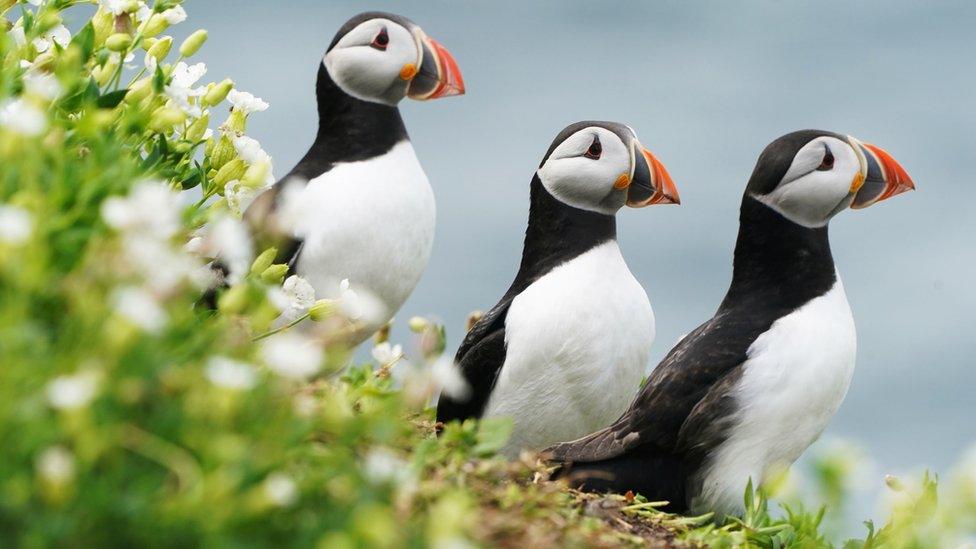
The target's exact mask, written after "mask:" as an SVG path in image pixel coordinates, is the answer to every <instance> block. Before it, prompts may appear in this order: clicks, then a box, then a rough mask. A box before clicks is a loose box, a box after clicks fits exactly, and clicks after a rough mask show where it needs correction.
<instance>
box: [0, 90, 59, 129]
mask: <svg viewBox="0 0 976 549" xmlns="http://www.w3.org/2000/svg"><path fill="white" fill-rule="evenodd" d="M0 128H7V129H9V130H10V131H12V132H14V133H19V134H20V135H23V136H25V137H34V136H38V135H40V134H42V133H44V130H45V129H47V116H46V115H45V114H44V111H42V110H41V109H39V108H37V107H36V106H34V105H32V104H31V103H30V102H28V101H25V100H23V99H15V100H8V101H5V102H4V103H2V104H0Z"/></svg>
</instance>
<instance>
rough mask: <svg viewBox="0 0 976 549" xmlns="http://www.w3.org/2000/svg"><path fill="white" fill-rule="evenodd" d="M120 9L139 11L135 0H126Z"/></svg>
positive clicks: (128, 11)
mask: <svg viewBox="0 0 976 549" xmlns="http://www.w3.org/2000/svg"><path fill="white" fill-rule="evenodd" d="M122 10H123V11H125V13H134V12H137V11H139V2H138V1H137V0H126V2H125V3H124V4H123V5H122Z"/></svg>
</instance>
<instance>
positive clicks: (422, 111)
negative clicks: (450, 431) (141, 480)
mask: <svg viewBox="0 0 976 549" xmlns="http://www.w3.org/2000/svg"><path fill="white" fill-rule="evenodd" d="M186 9H187V11H188V12H189V14H190V19H189V21H188V22H187V23H184V24H183V25H181V26H182V27H183V28H182V29H179V30H178V32H177V38H178V39H181V38H182V36H183V35H186V34H189V33H190V32H192V30H194V29H195V28H197V27H204V28H207V29H208V30H209V31H210V40H209V41H208V43H207V44H206V46H205V47H204V54H205V56H204V57H205V58H206V59H207V61H208V68H209V72H208V76H209V77H210V78H212V79H218V80H219V79H220V78H223V77H225V76H233V77H234V78H235V80H236V82H237V84H238V86H239V87H240V89H243V90H247V91H250V92H253V93H254V94H256V95H258V96H260V97H262V98H264V99H265V100H267V101H268V102H270V103H271V109H269V110H268V111H267V112H265V113H260V114H258V115H254V116H253V117H252V118H251V124H250V126H249V132H248V133H249V134H250V135H252V136H254V137H256V138H257V139H259V140H260V141H261V143H262V144H263V145H264V147H265V148H266V150H267V151H268V152H269V153H271V155H272V156H273V158H274V161H275V171H276V174H277V175H278V176H279V177H280V176H282V175H284V174H285V173H287V171H288V170H289V169H290V168H291V167H292V166H293V165H294V163H295V162H296V161H297V160H298V159H299V158H300V157H301V156H302V155H303V154H304V153H305V150H306V147H307V146H308V145H309V144H310V143H311V141H312V138H313V136H314V133H315V129H316V125H317V117H316V112H315V99H314V82H315V77H316V71H317V70H318V63H319V62H320V60H321V57H322V55H323V53H324V51H325V48H326V47H327V46H328V44H329V42H330V41H331V39H332V36H333V34H334V33H335V31H336V30H337V29H338V28H339V26H340V25H341V24H342V23H343V22H344V21H345V20H346V19H348V18H349V17H350V16H352V15H354V14H356V13H358V12H361V11H365V10H386V11H392V12H396V13H399V14H402V15H405V16H407V17H409V18H411V19H413V20H414V21H416V22H417V23H418V24H420V25H421V26H422V27H423V28H424V30H425V31H426V32H427V33H428V34H429V35H430V36H432V37H434V38H435V39H436V40H438V41H440V42H441V43H442V44H444V45H445V46H446V47H447V48H448V49H450V51H451V52H452V53H453V54H454V55H455V57H456V58H457V60H458V62H459V64H460V66H461V69H462V72H463V73H464V78H465V81H466V84H467V88H468V94H467V95H466V96H465V97H462V98H453V99H447V100H442V101H436V102H431V103H426V104H423V103H416V102H411V101H405V102H404V103H403V104H402V106H401V110H402V113H403V116H404V119H405V121H406V124H407V128H408V131H409V132H410V135H411V138H412V141H413V144H414V147H415V148H416V150H417V154H418V156H419V157H420V160H421V162H422V164H423V166H424V168H425V170H426V171H427V174H428V176H429V178H430V180H431V184H432V186H433V187H434V191H435V194H436V196H437V204H438V225H437V239H436V243H435V246H434V252H433V258H432V260H431V262H430V266H429V268H428V270H427V273H426V275H425V277H424V278H423V280H422V282H421V283H420V286H419V287H418V288H417V290H416V292H415V293H414V294H413V296H412V297H411V299H410V300H409V301H408V302H407V304H406V305H405V306H404V308H403V309H402V311H401V312H400V314H399V315H398V318H399V319H400V321H401V322H400V324H399V325H398V326H397V327H396V328H395V330H394V333H393V339H394V340H395V341H406V340H407V339H408V337H409V334H408V332H407V331H406V326H405V320H406V319H407V318H409V317H410V316H413V315H429V316H432V317H435V318H438V319H440V320H442V321H443V322H445V323H446V325H447V328H448V335H449V348H448V352H450V353H453V351H454V349H455V348H456V345H457V344H458V343H459V341H460V339H461V337H462V336H463V326H464V320H465V317H466V316H467V314H468V313H469V312H470V311H471V310H474V309H484V310H487V309H489V308H490V307H491V306H492V305H494V304H495V302H496V301H497V299H498V298H499V297H500V296H501V295H502V294H503V293H504V291H505V290H506V289H507V287H508V284H509V283H510V282H511V280H512V278H513V276H514V274H515V271H516V269H517V266H518V261H519V257H520V253H521V246H522V236H523V232H524V228H525V222H526V216H527V211H528V184H529V181H530V179H531V177H532V174H533V171H534V170H535V169H536V168H537V166H538V163H539V161H540V159H541V158H542V155H543V154H544V152H545V150H546V149H547V147H548V145H549V143H550V141H551V140H552V138H553V137H554V136H555V135H556V133H557V132H558V131H559V130H560V129H562V128H563V127H564V126H565V125H567V124H569V123H571V122H574V121H577V120H582V119H605V120H614V121H619V122H623V123H626V124H629V125H631V126H632V127H634V128H635V129H636V131H637V134H638V136H639V137H640V139H641V141H642V142H643V143H644V144H645V145H646V146H647V147H648V148H649V149H651V150H652V151H654V153H655V154H656V155H657V156H658V157H659V158H660V159H661V160H662V161H663V162H664V163H665V165H666V166H667V167H668V169H669V170H670V172H671V174H672V176H673V177H674V180H675V182H676V183H677V185H678V187H679V189H680V192H681V199H682V205H681V206H680V207H653V208H647V209H643V210H630V209H625V210H623V211H622V212H621V213H620V215H619V216H618V219H619V222H618V232H619V240H620V243H621V246H622V248H623V251H624V255H625V257H626V259H627V262H628V264H629V265H630V268H631V270H632V271H633V272H634V274H635V276H636V277H637V279H638V280H639V281H641V283H642V284H644V286H645V288H646V289H647V292H648V294H649V296H650V297H651V301H652V303H653V305H654V310H655V313H656V316H657V323H658V335H657V341H656V342H655V343H654V347H653V354H652V360H651V362H650V363H649V364H648V368H651V367H653V366H654V365H655V364H657V362H658V361H659V360H660V359H661V358H662V357H663V356H664V354H665V353H666V352H667V351H668V349H669V348H670V347H671V345H672V344H673V343H674V342H675V341H676V340H677V339H678V337H679V336H681V335H682V334H685V333H687V332H689V331H691V330H692V329H693V328H694V327H695V326H697V325H698V324H699V323H701V322H703V321H705V320H707V319H708V318H709V317H710V316H711V315H712V313H713V312H714V310H715V308H716V307H717V306H718V303H719V301H720V300H721V299H722V297H723V295H724V292H725V290H726V288H727V286H728V282H729V280H730V275H731V253H732V247H733V245H734V242H735V236H736V230H737V224H738V207H739V202H740V199H741V195H742V190H743V188H744V187H745V184H746V181H747V179H748V177H749V175H750V173H751V171H752V168H753V165H754V163H755V160H756V157H757V156H758V154H759V152H760V151H761V150H762V149H763V147H765V145H766V144H767V143H768V142H770V141H771V140H773V139H774V138H776V137H778V136H779V135H782V134H784V133H787V132H789V131H792V130H796V129H802V128H818V129H825V130H832V131H837V132H840V133H845V134H851V135H854V136H856V137H858V138H860V139H862V140H864V141H867V142H870V143H874V144H876V145H879V146H881V147H883V148H885V149H887V150H888V151H889V152H891V153H892V154H893V155H894V156H895V158H897V159H898V160H899V161H900V162H901V163H902V165H904V166H905V167H906V169H907V170H908V172H909V173H910V174H911V175H912V177H913V179H914V180H915V182H916V184H917V187H918V191H917V192H915V193H911V194H907V195H903V196H899V197H896V198H894V199H892V200H890V201H887V202H884V203H883V204H879V205H877V206H876V207H872V208H870V209H867V210H861V211H846V212H843V213H842V214H841V215H839V216H838V217H837V218H836V219H835V220H834V221H833V223H832V224H831V242H832V248H833V253H834V256H835V260H836V263H837V266H838V268H839V270H840V272H841V274H842V276H843V280H844V284H845V287H846V290H847V294H848V299H849V301H850V303H851V306H852V308H853V310H854V316H855V320H856V322H857V328H858V347H859V349H858V363H857V370H856V373H855V376H854V381H853V383H852V386H851V389H850V392H849V394H848V396H847V399H846V401H845V402H844V405H843V406H842V408H841V410H840V412H839V413H838V414H837V416H836V417H835V418H834V420H833V422H832V423H831V424H830V426H829V428H828V429H827V432H826V433H825V435H824V437H823V441H822V442H818V444H817V446H820V447H822V446H823V445H830V444H834V443H835V442H831V441H836V440H838V439H849V440H853V441H856V442H857V443H858V444H859V445H861V446H862V447H863V449H864V451H865V454H866V455H867V456H869V458H870V463H871V464H870V465H868V466H864V467H860V468H858V469H857V471H859V473H858V474H859V475H860V478H859V479H858V484H859V485H860V486H861V488H862V490H863V492H864V493H863V494H862V496H861V497H859V498H857V499H856V500H855V501H856V507H857V508H855V509H852V510H851V514H852V515H853V517H852V518H854V517H861V518H867V517H869V516H874V517H875V518H881V517H880V513H881V511H880V510H879V509H877V508H876V506H875V504H874V503H873V502H874V498H873V497H871V496H872V495H873V494H875V493H876V492H878V491H879V490H881V489H882V487H883V486H882V476H883V474H885V473H892V474H903V473H907V472H918V471H921V470H922V469H924V468H931V469H932V470H933V471H936V472H945V471H947V470H948V468H949V467H950V465H951V464H952V463H954V462H955V461H956V460H957V459H958V458H959V457H960V456H961V454H962V453H963V452H964V451H965V449H966V448H967V447H968V446H970V445H971V444H973V443H974V442H976V420H974V418H976V359H974V351H976V343H974V339H976V333H974V322H976V315H974V310H976V284H974V280H976V243H974V239H976V216H974V215H973V213H972V211H973V205H974V204H976V185H974V184H973V181H972V175H971V173H972V169H973V161H972V158H973V153H974V151H976V107H974V99H976V93H974V89H976V57H974V56H973V52H974V51H976V35H974V34H973V33H972V28H973V26H974V24H976V4H974V3H970V2H964V1H961V0H958V1H945V2H927V3H917V2H909V1H903V0H897V1H880V0H870V1H865V2H854V3H852V2H844V1H840V0H828V1H822V2H815V3H814V2H805V3H794V2H781V1H773V0H751V1H740V2H719V1H694V2H678V1H662V2H653V3H651V2H623V1H612V2H582V1H554V0H552V1H545V2H516V1H509V0H504V1H492V2H473V1H451V2H449V1H446V0H436V1H432V0H423V1H421V0H411V1H395V0H377V1H375V2H371V3H369V4H364V3H362V2H352V1H347V0H330V1H329V2H321V1H318V0H288V1H285V0H283V1H279V2H274V3H271V2H267V1H258V0H235V1H233V2H226V1H221V2H216V1H209V0H208V1H201V0H191V1H189V2H187V4H186ZM181 33H182V34H181ZM817 446H815V448H817ZM808 455H809V452H808ZM801 469H802V466H801Z"/></svg>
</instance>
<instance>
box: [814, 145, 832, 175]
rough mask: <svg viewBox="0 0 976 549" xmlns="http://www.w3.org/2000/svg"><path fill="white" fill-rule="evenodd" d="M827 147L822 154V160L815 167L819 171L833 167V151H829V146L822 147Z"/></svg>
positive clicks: (825, 170)
mask: <svg viewBox="0 0 976 549" xmlns="http://www.w3.org/2000/svg"><path fill="white" fill-rule="evenodd" d="M824 148H825V149H827V152H826V154H824V157H823V161H821V162H820V166H819V167H818V168H817V171H819V172H827V171H830V170H831V169H833V167H834V153H832V152H830V147H826V146H825V147H824Z"/></svg>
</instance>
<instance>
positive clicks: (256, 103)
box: [227, 90, 269, 114]
mask: <svg viewBox="0 0 976 549" xmlns="http://www.w3.org/2000/svg"><path fill="white" fill-rule="evenodd" d="M227 100H228V101H230V103H231V105H233V106H234V110H236V111H240V112H243V113H244V114H251V113H252V112H262V111H266V110H268V107H269V105H268V103H267V102H266V101H264V100H263V99H261V98H260V97H255V96H254V95H253V94H251V93H248V92H245V91H239V90H231V91H230V93H228V94H227Z"/></svg>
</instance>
